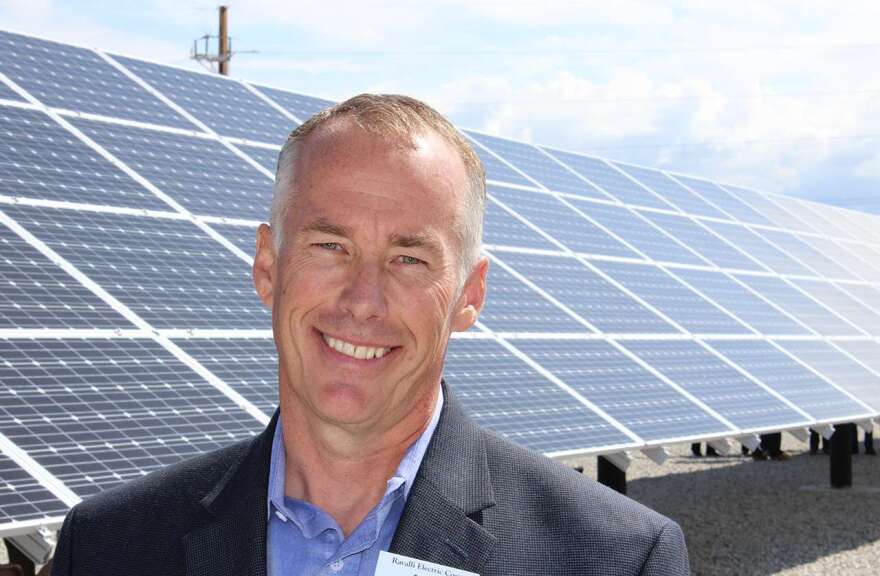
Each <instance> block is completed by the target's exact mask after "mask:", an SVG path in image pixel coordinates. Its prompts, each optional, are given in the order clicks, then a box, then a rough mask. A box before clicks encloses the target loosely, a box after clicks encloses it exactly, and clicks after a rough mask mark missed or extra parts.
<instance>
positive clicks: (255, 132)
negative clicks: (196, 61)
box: [113, 55, 294, 145]
mask: <svg viewBox="0 0 880 576" xmlns="http://www.w3.org/2000/svg"><path fill="white" fill-rule="evenodd" d="M113 59H114V60H116V61H117V62H119V63H121V64H122V65H123V66H125V67H126V68H128V69H129V70H131V71H132V72H134V73H135V74H137V75H138V76H139V77H141V78H142V79H144V80H145V81H146V82H147V83H149V84H150V85H151V86H152V87H153V88H155V89H156V90H158V91H159V92H161V93H162V94H164V95H165V96H166V97H168V98H169V99H171V100H172V101H174V103H175V104H177V105H178V106H180V107H181V108H183V109H184V110H186V111H187V112H189V113H190V114H192V115H193V116H194V117H195V118H197V119H199V120H200V121H201V122H203V123H204V124H206V125H207V126H208V127H209V128H211V129H212V130H214V131H215V132H217V133H218V134H220V135H222V136H232V137H235V138H244V139H246V140H254V141H256V142H266V143H268V144H279V145H280V144H281V143H282V142H284V140H285V139H286V138H287V133H288V132H290V130H291V129H292V128H293V124H294V122H293V121H292V120H289V119H288V118H287V117H285V116H284V115H283V114H281V112H279V111H277V110H276V109H275V108H272V106H271V105H269V104H267V103H266V102H264V101H263V100H261V99H260V97H259V96H257V95H256V94H253V93H252V92H251V91H250V90H248V89H247V88H245V87H244V86H242V85H241V84H239V83H238V82H237V81H234V80H229V79H226V78H221V77H219V76H217V75H211V74H205V73H200V72H191V71H189V70H181V69H180V68H172V67H171V66H163V65H161V64H153V63H151V62H144V61H142V60H135V59H133V58H126V57H124V56H116V55H113Z"/></svg>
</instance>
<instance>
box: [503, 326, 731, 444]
mask: <svg viewBox="0 0 880 576" xmlns="http://www.w3.org/2000/svg"><path fill="white" fill-rule="evenodd" d="M512 343H513V344H514V345H515V346H516V347H517V348H519V349H520V350H522V351H523V352H525V353H526V354H527V355H528V356H529V357H531V358H532V359H533V360H535V361H536V362H538V363H539V364H540V365H541V366H544V367H545V368H547V369H548V370H550V371H551V372H552V373H553V374H554V375H555V376H556V377H558V378H559V379H560V380H562V381H563V382H565V383H566V384H568V385H569V386H571V387H572V388H573V389H574V390H575V391H577V392H578V393H579V394H581V395H582V396H583V397H585V398H586V399H588V400H590V401H591V402H593V403H594V404H596V406H598V407H599V408H600V409H602V410H603V411H605V412H606V413H607V414H608V415H610V416H611V417H612V418H614V419H615V420H617V421H618V422H620V423H621V424H623V425H624V426H625V427H626V428H628V429H629V430H632V431H633V432H635V433H636V434H638V435H639V437H641V438H642V439H643V440H646V441H660V440H664V439H670V438H680V437H686V436H692V435H693V436H699V435H710V434H720V433H723V432H725V431H727V430H728V428H727V427H726V426H725V425H724V424H722V423H721V422H720V421H718V420H717V419H715V418H714V417H712V416H711V415H709V414H708V413H707V412H705V411H704V410H703V409H702V408H700V407H699V406H698V405H697V404H695V403H694V402H692V401H691V400H689V399H688V398H687V397H685V396H684V395H682V394H681V393H679V392H678V391H676V390H675V389H674V388H672V387H671V386H669V385H668V384H667V383H666V382H663V380H661V379H660V378H658V377H657V376H655V375H654V374H651V373H650V372H649V371H648V370H646V369H645V368H643V367H642V366H640V365H639V364H638V363H636V362H635V361H634V360H633V359H631V358H629V357H628V356H626V355H625V354H624V353H623V352H620V351H619V350H617V349H616V348H614V347H613V346H612V345H611V344H609V343H608V342H604V341H601V340H519V339H518V340H515V341H513V342H512Z"/></svg>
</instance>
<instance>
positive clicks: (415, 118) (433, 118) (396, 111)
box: [269, 94, 486, 281]
mask: <svg viewBox="0 0 880 576" xmlns="http://www.w3.org/2000/svg"><path fill="white" fill-rule="evenodd" d="M342 118H345V119H351V120H353V121H354V122H355V123H356V124H357V125H358V126H359V127H360V128H362V129H363V130H366V131H367V132H370V133H374V134H376V135H378V136H381V137H384V138H389V139H398V140H401V141H403V142H407V143H412V141H413V139H414V138H415V137H416V136H419V135H423V134H425V133H427V132H434V133H435V134H437V135H439V136H440V137H441V138H442V139H443V140H444V141H445V142H446V143H447V144H449V145H450V146H452V148H453V149H454V150H455V151H456V152H457V153H458V155H459V157H460V158H461V161H462V163H463V164H464V167H465V170H466V173H467V176H468V190H466V191H465V192H466V193H465V195H464V198H465V201H464V204H465V205H464V206H462V207H461V208H462V209H461V211H460V212H459V216H458V218H457V221H456V225H455V230H456V234H457V235H458V239H459V242H460V246H461V257H460V260H461V261H460V263H459V264H460V267H461V271H462V272H463V276H464V277H467V272H468V271H469V269H470V267H471V266H473V264H474V263H475V262H476V260H477V258H478V257H479V253H480V245H481V243H482V237H483V213H484V211H485V208H486V173H485V170H484V169H483V163H482V162H480V158H479V156H477V154H476V152H474V149H473V147H472V146H471V144H470V142H469V141H468V140H467V138H465V137H464V136H463V135H462V134H461V132H459V131H458V130H457V129H456V128H455V126H453V125H452V124H451V123H450V122H449V120H447V119H446V118H444V117H443V115H442V114H440V113H439V112H437V111H436V110H434V109H433V108H431V107H430V106H428V105H427V104H425V103H424V102H421V101H419V100H416V99H415V98H411V97H409V96H401V95H398V94H360V95H358V96H355V97H353V98H349V99H348V100H346V101H345V102H342V103H341V104H337V105H335V106H332V107H330V108H327V109H325V110H322V111H321V112H318V113H317V114H315V115H314V116H312V117H311V118H309V119H308V120H307V121H306V122H305V123H304V124H302V125H300V126H299V127H297V128H296V129H295V130H294V131H293V132H291V133H290V136H288V138H287V142H285V143H284V147H283V148H282V149H281V154H279V156H278V167H277V170H276V173H275V188H274V190H273V193H272V208H271V213H270V216H269V223H270V224H271V226H272V231H273V232H272V233H273V238H274V240H275V246H276V248H278V249H280V248H281V244H282V243H283V241H284V234H283V230H284V222H285V221H286V219H287V210H288V208H289V207H290V204H291V200H292V198H291V194H292V192H293V181H294V167H295V164H296V157H297V154H298V153H299V150H300V147H301V146H302V145H303V143H304V142H305V140H306V139H307V138H308V137H309V135H310V134H312V133H313V132H315V131H317V130H318V129H319V128H320V127H321V126H324V125H326V124H328V123H329V122H331V121H332V120H336V119H342ZM464 277H463V278H462V279H461V280H462V281H463V280H464Z"/></svg>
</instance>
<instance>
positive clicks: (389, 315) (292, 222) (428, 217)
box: [254, 120, 487, 432]
mask: <svg viewBox="0 0 880 576" xmlns="http://www.w3.org/2000/svg"><path fill="white" fill-rule="evenodd" d="M295 174H296V179H295V182H294V190H295V192H294V194H293V199H292V204H291V205H290V209H289V210H288V213H287V219H286V222H284V223H283V225H284V238H285V242H284V245H283V247H281V248H280V249H279V251H278V252H277V253H276V250H275V248H274V246H273V245H272V242H271V237H270V231H269V230H268V228H267V227H265V226H264V227H262V228H261V230H260V232H259V238H258V248H257V257H256V259H255V263H254V278H255V284H256V286H257V291H258V293H259V294H260V296H261V298H262V299H263V301H264V302H265V303H266V304H267V305H268V306H271V308H272V320H273V330H274V335H275V342H276V346H277V348H278V353H279V364H280V366H279V370H280V373H279V376H280V386H281V390H280V394H281V400H282V405H284V403H285V402H289V403H292V404H293V405H295V406H296V409H297V410H298V411H299V412H300V414H303V415H305V416H306V417H309V418H311V417H317V418H318V419H319V420H321V421H323V422H327V423H333V424H336V425H341V426H344V427H347V428H350V429H357V430H359V431H361V432H366V431H371V430H372V431H378V432H381V431H383V430H387V429H390V428H391V427H393V426H394V425H396V424H397V423H399V422H400V421H402V420H404V419H406V418H407V416H409V415H410V414H414V413H417V412H423V411H424V410H421V411H419V410H415V411H414V409H415V408H416V407H421V408H423V409H424V408H425V406H428V405H429V403H430V402H431V401H432V400H433V399H434V397H435V394H436V390H437V385H438V383H439V380H440V376H441V372H442V365H443V359H444V355H445V351H446V345H447V342H448V339H449V335H450V332H451V331H453V330H466V329H467V328H469V327H470V326H471V325H472V324H473V322H474V320H475V319H476V314H477V312H478V311H479V308H480V307H481V306H482V302H483V296H484V293H485V274H486V267H487V265H486V263H485V261H484V260H483V261H481V262H480V263H479V264H478V265H477V266H476V267H475V268H474V269H473V271H472V272H471V273H470V275H469V276H468V278H467V279H466V281H465V282H464V285H463V287H462V288H461V290H459V279H458V273H459V272H458V271H459V270H460V266H459V257H460V254H461V247H460V246H459V240H458V237H457V235H456V234H455V229H454V224H455V222H456V217H457V211H458V210H459V209H460V206H461V205H462V200H463V195H464V194H465V193H466V187H467V184H468V182H467V175H466V172H465V168H464V165H463V163H462V161H461V160H460V159H459V157H458V156H457V155H456V153H455V151H454V150H453V149H452V148H451V147H450V146H449V145H448V144H446V143H445V142H444V141H443V140H442V139H441V138H440V137H439V136H437V135H435V134H433V133H429V134H426V135H424V136H421V137H419V138H417V139H416V141H415V146H414V147H413V146H409V145H406V144H402V143H393V142H392V143H389V142H387V141H384V140H383V139H382V138H380V137H378V136H376V135H372V134H369V133H366V132H364V131H363V130H362V129H360V128H358V127H357V126H355V125H354V124H353V123H352V122H351V121H349V120H335V121H332V123H331V124H330V125H329V126H325V127H322V128H320V129H319V130H318V131H317V132H315V133H313V134H311V135H310V136H309V137H308V139H307V140H306V142H304V143H303V145H302V146H301V149H300V153H299V156H298V158H297V161H296V167H295Z"/></svg>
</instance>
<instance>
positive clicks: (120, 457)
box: [0, 339, 260, 497]
mask: <svg viewBox="0 0 880 576" xmlns="http://www.w3.org/2000/svg"><path fill="white" fill-rule="evenodd" d="M0 350H2V357H3V358H4V362H3V364H2V365H0V431H2V432H3V433H4V434H5V435H6V436H7V437H8V438H9V439H10V440H11V441H13V442H14V443H15V444H16V445H18V446H19V447H20V448H22V449H23V450H26V451H27V452H28V454H29V455H30V456H31V457H33V458H34V459H35V460H36V461H37V462H38V463H40V464H41V465H43V466H44V467H45V468H46V469H47V470H48V471H49V472H50V473H52V474H54V475H55V476H56V477H57V478H58V479H59V480H61V481H62V482H64V483H65V484H66V485H67V486H68V487H69V488H70V489H72V490H73V491H74V492H76V494H77V495H79V496H81V497H85V496H88V495H91V494H94V493H97V492H99V491H102V490H105V489H107V488H110V487H112V486H115V485H118V484H120V483H122V482H123V481H125V480H129V479H132V478H136V477H138V476H141V475H143V474H145V473H147V472H150V471H152V470H155V469H157V468H159V467H161V466H164V465H166V464H169V463H171V462H176V461H178V460H181V459H183V458H184V457H188V456H194V455H196V454H199V453H201V452H203V451H205V450H208V449H216V448H220V447H221V446H224V445H226V444H228V443H230V442H232V441H234V440H237V439H240V438H244V437H247V436H249V435H250V434H251V433H253V432H255V431H256V430H258V429H259V428H260V424H259V423H258V422H257V421H256V420H255V419H254V418H253V417H251V416H250V415H248V414H247V413H246V412H244V411H243V410H241V409H239V408H237V407H236V406H235V405H234V404H233V403H232V401H231V400H229V399H228V398H226V397H225V396H224V395H223V394H221V393H220V392H219V391H218V390H216V389H215V388H213V387H211V386H210V385H208V384H207V383H206V382H204V381H203V380H201V378H200V377H199V376H198V375H196V374H195V373H194V372H193V371H192V370H190V369H189V368H187V367H186V366H184V365H183V364H181V363H179V362H178V361H177V360H176V359H175V358H174V357H173V356H171V354H170V353H169V352H167V351H165V350H164V349H162V348H161V347H160V346H159V345H158V344H156V343H155V342H153V341H151V340H122V339H115V340H22V339H10V340H0Z"/></svg>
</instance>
